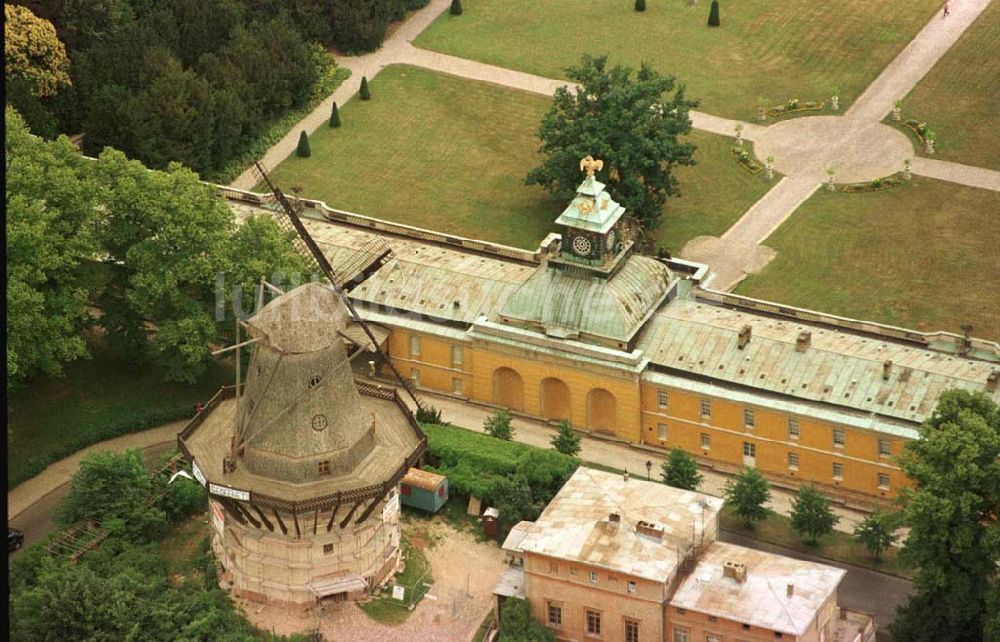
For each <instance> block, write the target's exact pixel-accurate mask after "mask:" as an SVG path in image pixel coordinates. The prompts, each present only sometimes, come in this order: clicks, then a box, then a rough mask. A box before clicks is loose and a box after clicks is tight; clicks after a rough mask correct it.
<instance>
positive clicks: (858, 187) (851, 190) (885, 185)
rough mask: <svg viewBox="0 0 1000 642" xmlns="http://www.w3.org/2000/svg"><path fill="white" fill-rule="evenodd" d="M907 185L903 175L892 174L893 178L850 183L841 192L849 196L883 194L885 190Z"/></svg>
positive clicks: (887, 177)
mask: <svg viewBox="0 0 1000 642" xmlns="http://www.w3.org/2000/svg"><path fill="white" fill-rule="evenodd" d="M906 183H907V181H906V179H904V178H903V175H902V174H892V175H891V176H886V177H885V178H876V179H875V180H873V181H867V182H865V183H848V184H847V185H843V186H842V187H841V188H840V191H842V192H846V193H848V194H859V193H864V192H881V191H883V190H887V189H892V188H893V187H901V186H903V185H906Z"/></svg>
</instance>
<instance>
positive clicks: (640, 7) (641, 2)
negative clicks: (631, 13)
mask: <svg viewBox="0 0 1000 642" xmlns="http://www.w3.org/2000/svg"><path fill="white" fill-rule="evenodd" d="M635 10H636V11H645V10H646V0H635Z"/></svg>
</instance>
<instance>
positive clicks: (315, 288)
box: [247, 283, 350, 353]
mask: <svg viewBox="0 0 1000 642" xmlns="http://www.w3.org/2000/svg"><path fill="white" fill-rule="evenodd" d="M349 322H350V313H349V312H348V310H347V307H346V306H345V305H344V302H343V301H341V299H340V297H339V296H338V295H337V293H336V292H334V291H333V289H332V288H330V287H329V286H327V285H322V284H319V283H306V284H305V285H300V286H299V287H297V288H295V289H294V290H292V291H291V292H287V293H285V294H284V295H282V296H280V297H278V298H277V299H275V300H274V301H272V302H271V303H269V304H267V305H266V306H264V309H263V310H261V311H260V312H259V313H258V314H256V315H255V316H254V317H253V318H251V319H250V321H249V322H248V323H247V325H249V326H250V333H251V334H252V335H253V336H254V337H256V338H262V339H263V340H264V341H265V342H266V343H267V344H269V345H270V346H271V347H272V348H274V349H275V350H278V351H279V352H285V353H303V352H315V351H317V350H323V349H325V348H328V347H329V346H330V345H332V344H333V343H334V342H337V341H341V338H340V332H341V331H342V330H344V329H346V328H347V326H348V323H349Z"/></svg>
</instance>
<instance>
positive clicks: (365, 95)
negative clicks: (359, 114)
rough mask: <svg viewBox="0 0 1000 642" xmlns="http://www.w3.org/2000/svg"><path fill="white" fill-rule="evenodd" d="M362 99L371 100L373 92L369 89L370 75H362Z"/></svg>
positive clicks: (360, 92) (359, 93) (360, 95)
mask: <svg viewBox="0 0 1000 642" xmlns="http://www.w3.org/2000/svg"><path fill="white" fill-rule="evenodd" d="M358 96H359V97H360V98H361V100H371V99H372V92H370V91H368V76H361V91H359V92H358Z"/></svg>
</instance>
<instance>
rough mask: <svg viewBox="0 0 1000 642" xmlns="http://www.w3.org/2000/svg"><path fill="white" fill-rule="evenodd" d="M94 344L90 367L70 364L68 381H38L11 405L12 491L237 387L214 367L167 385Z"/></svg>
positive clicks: (86, 363) (149, 370) (152, 370)
mask: <svg viewBox="0 0 1000 642" xmlns="http://www.w3.org/2000/svg"><path fill="white" fill-rule="evenodd" d="M89 344H90V352H91V354H92V356H93V358H92V359H82V360H79V361H74V362H72V363H69V364H67V365H66V367H65V376H63V377H40V378H39V379H37V380H35V381H33V382H32V383H30V384H29V385H28V386H27V387H25V388H23V389H21V390H17V391H15V392H14V393H13V394H12V395H11V396H10V397H9V398H8V406H7V413H8V430H9V432H8V441H7V445H8V451H7V482H8V484H11V485H15V484H18V483H20V482H22V481H24V480H25V479H27V478H28V477H30V476H32V475H35V474H38V473H39V472H41V470H42V469H44V468H45V466H46V465H47V464H49V463H51V462H52V461H55V460H56V459H59V458H62V457H66V456H68V455H70V454H72V453H73V452H75V451H77V450H79V449H80V448H83V447H85V446H89V445H90V444H93V443H96V442H98V441H102V440H104V439H109V438H111V437H117V436H119V435H123V434H125V433H129V432H135V431H138V430H144V429H146V428H154V427H156V426H159V425H161V424H164V423H167V422H169V421H177V420H179V419H184V418H187V417H190V416H192V415H193V414H194V404H195V403H196V402H198V401H201V402H205V401H208V400H209V398H211V396H212V395H214V394H215V392H216V391H217V390H218V389H219V387H221V386H222V385H225V384H230V383H232V380H233V377H232V373H231V371H230V369H229V368H228V367H227V366H225V365H223V364H221V363H216V364H213V366H212V367H211V368H210V369H209V371H208V372H207V373H206V374H205V375H204V376H203V377H202V378H201V379H200V380H199V381H198V382H197V383H195V384H191V385H188V384H181V383H164V382H163V380H162V373H161V372H160V371H159V370H158V369H156V368H154V367H151V366H148V365H138V364H134V363H130V362H128V361H126V360H124V359H122V358H121V357H120V356H119V355H117V354H116V353H114V352H113V351H112V350H111V349H109V348H108V347H106V346H105V345H104V343H103V341H100V340H98V339H91V340H90V341H89Z"/></svg>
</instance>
